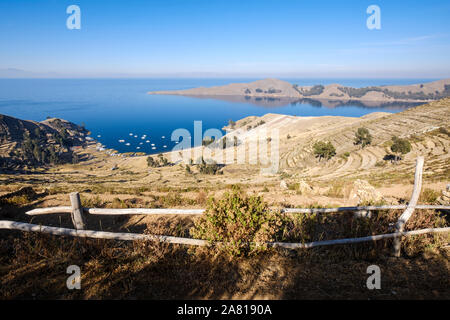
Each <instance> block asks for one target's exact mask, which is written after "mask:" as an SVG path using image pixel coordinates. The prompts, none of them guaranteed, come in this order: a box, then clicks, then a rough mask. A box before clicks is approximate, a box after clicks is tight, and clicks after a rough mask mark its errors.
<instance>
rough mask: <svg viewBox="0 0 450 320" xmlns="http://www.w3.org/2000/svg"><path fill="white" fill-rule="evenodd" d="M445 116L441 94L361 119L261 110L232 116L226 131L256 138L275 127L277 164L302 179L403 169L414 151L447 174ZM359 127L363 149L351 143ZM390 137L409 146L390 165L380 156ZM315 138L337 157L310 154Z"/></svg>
mask: <svg viewBox="0 0 450 320" xmlns="http://www.w3.org/2000/svg"><path fill="white" fill-rule="evenodd" d="M449 118H450V99H449V98H446V99H442V100H439V101H435V102H431V103H429V104H426V105H423V106H419V107H416V108H412V109H408V110H406V111H404V112H401V113H397V114H388V113H372V114H369V115H366V116H363V117H361V118H348V117H320V118H319V117H295V116H287V115H275V114H267V115H265V116H263V117H259V118H258V117H249V118H246V119H242V120H240V121H238V122H237V125H236V126H237V128H236V129H235V130H233V131H232V132H233V134H238V135H239V137H242V139H245V138H248V137H251V136H252V135H254V136H255V137H256V135H257V132H258V130H261V129H266V130H267V131H268V132H271V131H272V130H274V129H276V130H279V135H280V159H281V168H282V169H283V170H285V171H287V172H291V173H297V174H299V175H301V176H304V177H308V178H314V179H320V180H328V179H333V178H338V177H345V176H356V175H361V174H364V175H369V174H372V173H377V172H380V171H381V170H380V168H381V167H385V168H384V169H383V170H382V171H383V174H386V173H387V172H386V170H388V171H389V170H394V171H397V172H401V171H407V170H411V169H412V167H413V166H414V161H415V158H416V157H417V155H423V156H425V158H426V164H427V166H428V167H429V169H430V170H433V173H436V174H439V172H441V173H442V174H448V170H449V163H450V161H449V158H450V153H449V152H448V150H449V149H450V137H449V136H448V129H449V123H450V121H449ZM258 124H259V125H258ZM359 127H364V128H367V129H369V131H370V133H371V135H372V136H373V142H372V144H371V145H370V146H368V147H365V148H364V149H361V147H360V146H356V145H354V139H355V131H356V130H357V129H358V128H359ZM392 136H398V137H401V138H407V139H408V140H409V141H410V142H411V144H412V151H411V152H410V153H408V154H407V155H406V156H405V157H404V159H403V160H402V161H400V163H399V164H398V165H396V166H395V167H394V168H392V167H389V168H388V167H386V163H387V161H385V160H383V159H384V158H385V156H386V155H388V154H390V153H391V152H390V150H389V146H390V141H391V138H392ZM319 140H323V141H330V142H331V143H332V144H333V145H334V146H335V147H336V152H337V156H335V157H334V158H332V159H331V160H329V161H322V162H319V161H318V160H317V159H316V158H315V157H314V155H313V144H314V143H315V142H316V141H319Z"/></svg>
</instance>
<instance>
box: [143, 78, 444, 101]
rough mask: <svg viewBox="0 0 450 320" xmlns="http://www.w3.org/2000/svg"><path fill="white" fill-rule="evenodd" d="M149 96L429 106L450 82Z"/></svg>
mask: <svg viewBox="0 0 450 320" xmlns="http://www.w3.org/2000/svg"><path fill="white" fill-rule="evenodd" d="M148 94H161V95H184V96H211V97H213V96H242V97H249V98H296V99H314V100H328V101H350V100H356V101H377V102H401V101H402V102H412V101H414V102H429V101H434V100H439V99H442V98H445V97H448V96H450V79H444V80H439V81H434V82H428V83H419V84H413V85H393V86H372V87H364V88H352V87H346V86H343V85H340V84H330V85H326V86H324V85H320V84H319V85H314V86H303V87H300V86H298V85H296V84H291V83H289V82H287V81H283V80H279V79H264V80H258V81H254V82H250V83H231V84H228V85H225V86H216V87H211V88H205V87H200V88H193V89H187V90H170V91H152V92H148Z"/></svg>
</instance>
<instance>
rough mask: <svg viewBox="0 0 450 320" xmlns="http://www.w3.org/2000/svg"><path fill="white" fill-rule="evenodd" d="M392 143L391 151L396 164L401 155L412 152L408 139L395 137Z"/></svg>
mask: <svg viewBox="0 0 450 320" xmlns="http://www.w3.org/2000/svg"><path fill="white" fill-rule="evenodd" d="M392 142H393V143H392V146H391V151H392V152H393V153H394V154H395V162H397V161H398V160H399V159H400V156H399V155H400V154H407V153H408V152H410V151H411V143H409V141H408V140H406V139H402V138H398V137H396V136H394V137H392Z"/></svg>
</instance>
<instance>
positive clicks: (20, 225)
mask: <svg viewBox="0 0 450 320" xmlns="http://www.w3.org/2000/svg"><path fill="white" fill-rule="evenodd" d="M0 229H9V230H20V231H30V232H42V233H48V234H52V235H58V236H72V237H82V238H94V239H110V240H123V241H136V240H153V241H159V242H165V243H172V244H185V245H192V246H209V245H210V244H211V243H210V242H209V241H207V240H200V239H192V238H180V237H172V236H163V235H146V234H138V233H120V232H105V231H94V230H75V229H67V228H57V227H49V226H41V225H37V224H31V223H24V222H17V221H7V220H0ZM444 232H450V227H448V228H428V229H421V230H414V231H406V232H405V231H404V232H398V233H388V234H379V235H374V236H367V237H360V238H348V239H335V240H324V241H315V242H308V243H288V242H264V243H256V244H259V245H268V246H269V247H280V248H286V249H301V248H302V249H308V248H313V247H319V246H330V245H339V244H351V243H361V242H371V241H378V240H382V239H388V238H396V237H399V236H412V235H420V234H426V233H444ZM216 244H221V242H216Z"/></svg>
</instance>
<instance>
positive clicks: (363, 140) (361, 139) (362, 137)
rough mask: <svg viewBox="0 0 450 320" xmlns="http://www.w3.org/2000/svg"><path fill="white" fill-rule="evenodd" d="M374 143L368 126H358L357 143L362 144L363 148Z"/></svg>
mask: <svg viewBox="0 0 450 320" xmlns="http://www.w3.org/2000/svg"><path fill="white" fill-rule="evenodd" d="M371 143H372V135H371V134H370V132H369V130H368V129H367V128H358V130H357V131H356V132H355V144H356V145H358V144H360V145H361V147H362V148H364V147H365V146H367V145H369V144H371Z"/></svg>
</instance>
